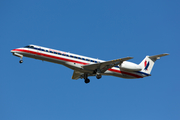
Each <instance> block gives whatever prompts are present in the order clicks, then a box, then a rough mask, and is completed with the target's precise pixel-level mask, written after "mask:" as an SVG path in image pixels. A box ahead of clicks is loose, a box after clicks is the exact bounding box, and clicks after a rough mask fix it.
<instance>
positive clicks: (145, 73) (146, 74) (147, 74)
mask: <svg viewBox="0 0 180 120" xmlns="http://www.w3.org/2000/svg"><path fill="white" fill-rule="evenodd" d="M137 73H141V74H144V75H146V76H150V74H148V73H144V72H141V71H137Z"/></svg>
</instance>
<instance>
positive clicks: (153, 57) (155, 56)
mask: <svg viewBox="0 0 180 120" xmlns="http://www.w3.org/2000/svg"><path fill="white" fill-rule="evenodd" d="M166 55H169V54H168V53H164V54H160V55H154V56H149V58H150V59H152V60H157V59H160V57H163V56H166Z"/></svg>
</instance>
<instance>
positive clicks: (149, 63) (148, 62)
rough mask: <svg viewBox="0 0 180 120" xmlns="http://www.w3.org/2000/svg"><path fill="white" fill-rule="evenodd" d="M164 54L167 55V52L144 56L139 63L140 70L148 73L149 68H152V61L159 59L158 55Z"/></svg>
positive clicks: (149, 71)
mask: <svg viewBox="0 0 180 120" xmlns="http://www.w3.org/2000/svg"><path fill="white" fill-rule="evenodd" d="M166 55H169V54H167V53H164V54H160V55H154V56H146V57H145V58H144V60H143V61H142V62H141V63H140V64H139V66H141V68H142V70H141V72H144V73H147V74H150V73H151V70H152V68H153V66H154V62H155V61H156V60H157V59H160V57H163V56H166Z"/></svg>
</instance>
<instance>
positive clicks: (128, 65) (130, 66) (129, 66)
mask: <svg viewBox="0 0 180 120" xmlns="http://www.w3.org/2000/svg"><path fill="white" fill-rule="evenodd" d="M120 69H123V70H127V71H140V70H141V69H142V68H141V67H140V66H139V65H137V64H135V63H132V62H128V61H124V62H123V63H122V64H121V65H120Z"/></svg>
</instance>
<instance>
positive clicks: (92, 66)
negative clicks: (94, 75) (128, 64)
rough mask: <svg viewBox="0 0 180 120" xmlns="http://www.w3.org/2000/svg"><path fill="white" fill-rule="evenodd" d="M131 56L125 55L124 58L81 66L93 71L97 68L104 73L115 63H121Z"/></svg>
mask: <svg viewBox="0 0 180 120" xmlns="http://www.w3.org/2000/svg"><path fill="white" fill-rule="evenodd" d="M132 58H133V57H125V58H120V59H115V60H111V61H106V62H102V63H96V64H90V65H84V66H82V68H83V69H85V70H88V71H95V70H97V69H98V70H100V71H101V73H104V72H105V71H106V70H108V69H109V68H112V67H114V66H117V65H119V64H121V63H122V62H123V61H126V60H129V59H132Z"/></svg>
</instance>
